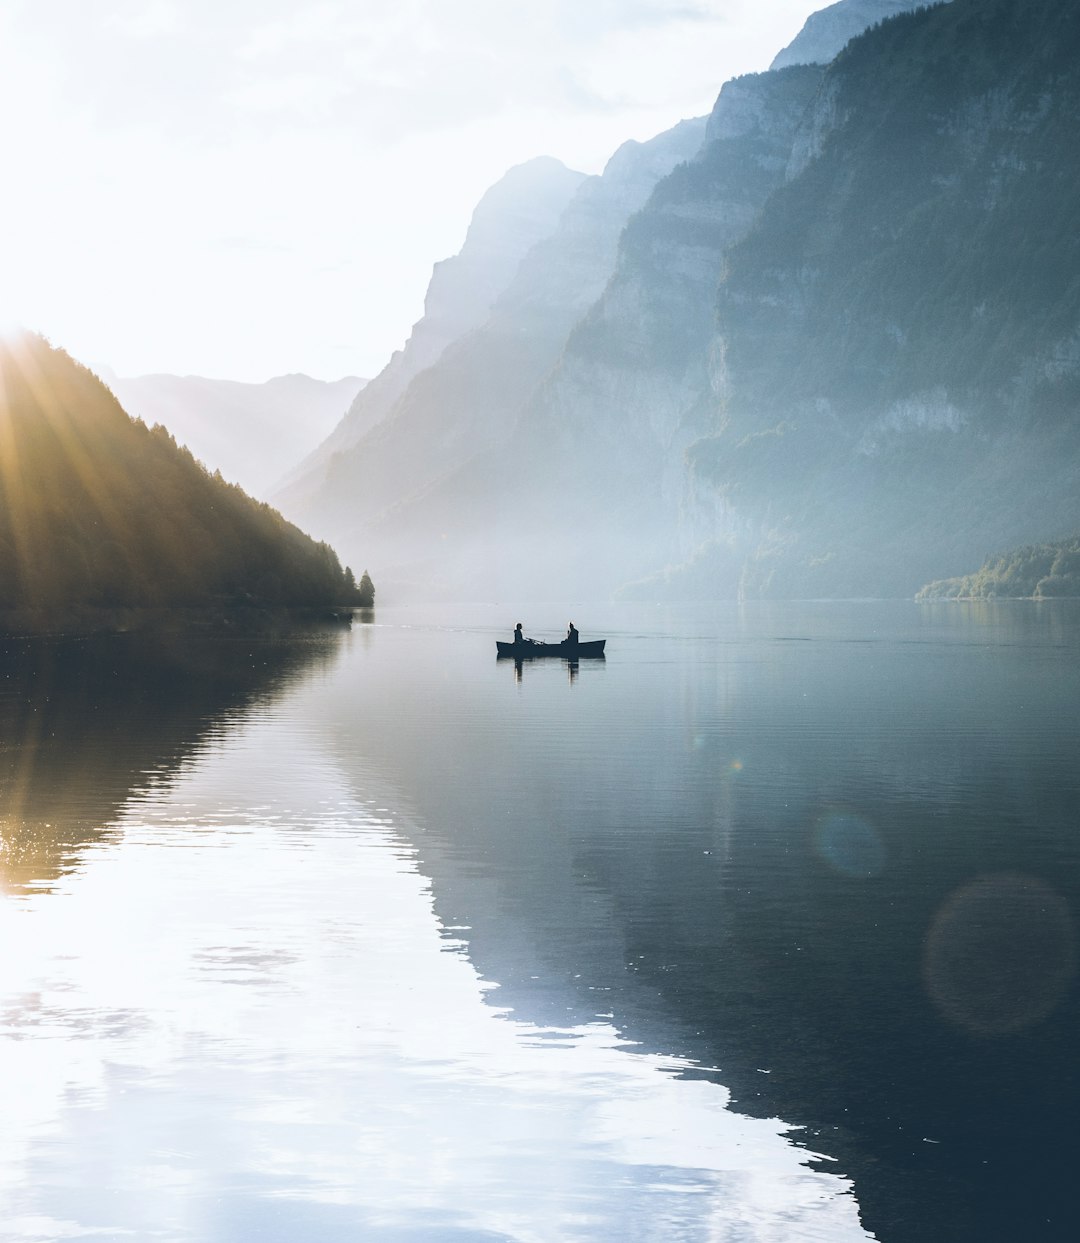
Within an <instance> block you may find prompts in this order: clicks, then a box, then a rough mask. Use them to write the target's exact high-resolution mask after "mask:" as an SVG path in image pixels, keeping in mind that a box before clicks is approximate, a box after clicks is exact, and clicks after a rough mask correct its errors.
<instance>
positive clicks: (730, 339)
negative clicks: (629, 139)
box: [298, 0, 1080, 597]
mask: <svg viewBox="0 0 1080 1243" xmlns="http://www.w3.org/2000/svg"><path fill="white" fill-rule="evenodd" d="M890 7H896V6H890V5H889V4H888V3H886V2H885V0H883V2H882V4H880V5H869V4H864V3H862V0H849V3H848V4H847V5H846V6H845V8H844V10H843V12H841V13H840V16H844V14H845V13H846V15H847V16H846V17H845V21H847V20H848V19H849V18H851V17H852V16H853V15H854V16H857V17H858V18H859V20H860V21H864V22H865V21H867V20H869V21H871V22H874V23H876V24H874V25H873V26H872V28H871V29H869V30H867V31H866V32H865V33H863V34H862V35H861V36H859V37H857V38H855V39H854V40H852V41H851V42H850V43H848V44H847V45H846V46H845V47H844V49H843V50H842V51H841V52H840V53H839V55H837V56H836V57H835V59H834V60H833V61H832V62H831V63H830V64H829V65H828V67H826V68H822V67H820V66H815V65H808V64H800V63H792V64H790V65H788V66H787V67H784V68H778V69H774V70H771V71H769V72H768V73H765V74H758V75H750V76H747V77H744V78H741V79H737V80H735V81H733V82H731V83H729V84H727V86H725V88H724V89H723V91H722V92H721V94H720V97H719V99H718V101H717V105H716V108H715V109H714V112H713V115H712V116H711V117H710V118H709V120H708V122H707V124H706V125H705V127H704V132H703V133H702V131H701V130H700V129H699V130H697V131H694V130H693V129H689V130H688V129H686V128H685V127H683V128H682V129H680V130H676V131H674V137H673V136H668V137H667V138H663V139H661V140H654V143H653V144H647V145H646V146H645V147H641V148H636V147H635V148H631V149H630V150H629V151H624V152H623V153H620V156H619V157H616V159H615V160H613V161H612V165H611V167H610V168H609V170H608V171H607V173H606V174H605V177H604V178H602V179H600V181H590V182H587V183H585V185H583V186H582V188H581V190H580V191H579V193H578V195H577V196H576V198H575V200H574V202H573V203H572V204H571V206H570V207H569V208H568V210H567V212H566V213H565V215H564V216H563V218H562V221H561V223H560V227H559V230H558V231H557V232H556V233H555V234H554V235H553V236H552V237H550V238H549V239H547V240H545V241H543V242H541V243H539V244H538V246H537V247H536V248H535V249H534V250H533V251H532V252H531V253H530V255H529V256H527V257H526V259H525V260H524V261H523V263H522V265H521V267H520V269H519V272H518V275H517V277H516V279H515V280H514V281H513V282H512V283H511V285H510V286H509V288H508V289H507V290H506V292H505V293H504V294H503V296H502V297H501V298H500V299H499V300H498V301H497V302H496V304H495V305H494V307H493V308H492V313H491V315H490V316H489V318H488V320H487V321H486V322H485V324H483V325H482V326H481V327H480V328H478V329H477V330H476V331H474V332H472V333H470V334H467V335H465V336H463V337H462V338H460V339H459V340H458V341H457V342H455V343H454V344H453V345H452V346H450V347H448V348H446V349H445V350H444V351H443V353H442V355H441V356H440V358H439V360H438V362H437V363H436V364H435V365H434V366H432V367H430V368H429V369H428V370H427V371H425V372H423V373H421V374H420V375H418V376H416V377H415V378H414V380H413V381H412V383H411V384H410V385H409V387H408V388H407V389H406V391H405V392H404V393H403V394H402V396H401V397H400V398H399V399H398V401H397V402H396V403H395V407H394V409H393V411H392V412H391V414H390V416H388V417H387V418H386V419H385V420H384V421H383V423H382V424H381V426H380V427H379V428H377V429H376V430H375V431H374V432H372V433H370V434H369V435H368V436H367V437H365V438H364V439H363V440H362V441H361V442H360V443H358V444H357V445H356V446H355V448H354V449H353V450H352V451H350V452H349V453H345V454H339V455H338V456H337V457H336V458H335V459H334V460H333V462H332V464H331V467H330V470H329V472H328V474H327V479H326V484H325V486H324V487H323V488H322V489H321V491H320V492H319V494H318V496H317V497H315V498H313V501H312V504H311V505H310V507H309V508H308V509H307V510H306V511H303V512H301V513H300V514H299V515H298V516H299V517H301V518H302V519H303V520H305V521H306V522H308V523H309V524H311V525H312V526H314V528H315V529H316V530H318V531H319V533H320V534H322V535H325V536H327V537H331V538H333V539H335V540H336V541H338V542H339V543H340V544H341V545H342V546H343V547H344V548H345V549H346V550H348V549H349V548H350V547H352V546H354V545H357V544H359V543H361V542H362V543H363V545H364V546H365V547H368V548H371V549H373V550H377V556H378V562H377V563H378V564H380V565H393V564H397V565H399V566H408V567H410V568H409V569H408V570H407V571H406V576H407V575H408V574H412V575H414V576H415V578H416V580H417V581H418V582H419V583H420V584H422V587H421V589H426V590H429V591H431V592H432V593H436V592H439V591H440V590H442V591H449V592H453V593H455V594H462V593H467V594H470V595H485V596H488V595H499V596H504V597H505V596H508V595H510V594H543V595H547V596H551V595H552V594H555V593H558V592H567V593H572V594H575V595H581V594H584V593H594V594H603V593H607V592H608V591H610V590H613V589H615V588H616V587H619V586H620V585H622V586H624V587H625V585H626V584H628V583H631V582H633V581H634V580H638V581H639V584H640V585H639V587H638V590H639V591H640V592H642V593H644V594H646V595H651V596H655V595H658V594H665V595H669V596H670V595H675V594H688V595H699V596H702V595H704V596H731V595H735V594H740V593H741V594H744V595H752V596H758V595H777V594H779V595H882V594H886V595H894V594H903V595H908V594H912V593H913V592H914V591H915V590H917V589H918V587H919V586H921V585H922V583H924V582H927V581H929V580H931V579H936V578H941V577H943V576H946V575H949V574H955V573H958V572H960V571H962V570H965V569H968V568H970V565H971V564H973V563H974V564H977V563H978V562H979V560H981V558H982V557H983V556H985V555H986V553H987V552H989V551H993V550H994V549H1000V548H1007V547H1010V546H1016V545H1019V544H1026V543H1034V542H1039V541H1045V540H1048V539H1053V538H1056V537H1060V536H1062V535H1064V534H1068V533H1069V532H1070V531H1072V530H1074V529H1076V528H1077V527H1080V507H1078V504H1077V500H1076V498H1077V496H1078V495H1080V491H1078V489H1077V482H1078V481H1080V453H1078V451H1077V448H1076V444H1075V441H1076V436H1075V413H1076V405H1077V397H1078V396H1080V345H1078V341H1080V327H1078V324H1080V276H1078V275H1077V273H1078V272H1080V198H1078V196H1077V194H1076V185H1077V167H1076V163H1077V158H1076V156H1075V154H1074V150H1075V142H1074V135H1075V132H1076V129H1077V124H1078V122H1080V75H1078V72H1077V70H1076V65H1077V64H1078V63H1080V61H1078V59H1077V52H1078V51H1080V32H1078V28H1080V12H1078V11H1076V10H1075V9H1074V8H1073V7H1072V6H1065V5H1060V4H1057V3H1053V2H1052V0H1033V2H1032V3H1030V4H1022V3H1020V0H952V2H951V3H949V4H944V5H940V6H937V7H933V8H915V9H912V6H911V5H903V6H901V7H902V8H904V9H907V10H911V11H905V12H901V13H899V14H898V15H896V16H894V17H892V18H889V19H888V20H885V21H881V22H879V20H878V19H879V18H880V17H882V16H883V15H884V16H887V12H886V10H888V9H889V8H890ZM836 18H837V14H836V13H834V14H832V18H831V19H830V20H831V22H832V24H831V27H830V28H831V30H832V36H831V37H832V39H833V44H832V45H822V46H825V47H826V51H828V50H832V48H833V47H834V46H835V44H836V43H837V42H842V41H843V39H844V38H846V35H847V33H848V29H849V27H848V26H845V25H844V24H843V23H840V24H837V21H836V20H835V19H836ZM809 29H810V27H809V25H808V30H809ZM815 38H816V36H815ZM797 42H798V41H797ZM812 50H813V49H812V48H811V49H810V51H812ZM810 51H807V50H806V48H805V47H804V50H803V51H802V52H798V54H796V53H795V52H793V53H792V54H791V55H792V57H793V58H794V60H795V61H796V62H798V61H801V60H803V59H804V58H806V57H808V56H809V55H810ZM821 54H822V55H824V54H826V52H822V53H821ZM702 138H704V142H703V143H702V142H701V139H702ZM676 139H677V140H678V141H677V142H676ZM665 144H666V145H665ZM680 144H681V145H680ZM676 148H677V149H676ZM661 157H662V158H661ZM665 160H666V161H667V164H666V167H665V166H664V162H665ZM632 169H637V170H641V169H644V170H645V173H644V174H640V175H639V174H638V173H635V176H637V180H636V181H634V180H633V178H630V181H631V182H633V184H634V185H635V186H636V190H635V192H634V194H627V193H625V192H623V190H622V189H621V187H620V180H619V179H620V177H621V178H623V179H625V178H626V177H627V175H628V171H629V170H632ZM650 177H651V181H650ZM650 187H651V188H652V193H651V194H649V189H650ZM635 195H636V197H635ZM611 204H616V205H617V210H612V207H611ZM620 213H621V216H620ZM624 222H625V229H623V231H622V234H621V238H619V231H620V229H622V226H623V223H624ZM617 239H618V240H617Z"/></svg>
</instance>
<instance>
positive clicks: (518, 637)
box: [514, 622, 525, 646]
mask: <svg viewBox="0 0 1080 1243" xmlns="http://www.w3.org/2000/svg"><path fill="white" fill-rule="evenodd" d="M524 642H525V636H524V634H522V632H521V622H518V624H517V625H516V626H515V627H514V643H515V644H517V645H518V646H520V645H521V644H522V643H524Z"/></svg>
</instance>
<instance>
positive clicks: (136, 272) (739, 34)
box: [0, 0, 826, 382]
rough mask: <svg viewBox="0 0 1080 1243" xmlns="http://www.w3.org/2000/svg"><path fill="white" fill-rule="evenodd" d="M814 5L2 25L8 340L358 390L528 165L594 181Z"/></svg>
mask: <svg viewBox="0 0 1080 1243" xmlns="http://www.w3.org/2000/svg"><path fill="white" fill-rule="evenodd" d="M825 3H826V0H394V2H393V3H391V2H390V0H0V116H3V118H4V142H3V152H4V154H3V165H2V167H3V172H4V177H3V190H2V193H0V325H12V324H22V325H24V326H26V327H30V328H33V329H35V330H37V331H40V332H42V333H44V334H45V335H46V336H47V337H48V338H49V339H50V340H51V341H52V342H53V343H54V344H55V345H59V346H63V347H64V348H65V349H67V350H68V352H69V353H71V354H73V355H74V356H75V357H76V358H79V359H80V360H82V361H84V362H86V363H88V364H89V365H90V366H92V367H94V368H95V369H97V370H102V371H104V370H107V369H111V370H113V371H115V372H116V373H117V374H119V375H139V374H145V373H148V372H158V371H164V372H172V373H177V374H197V375H208V376H214V377H218V378H222V379H234V380H247V381H256V382H257V381H262V380H266V379H268V378H270V377H271V376H275V375H282V374H286V373H290V372H296V371H302V372H306V373H307V374H309V375H313V376H316V377H318V378H321V379H326V380H329V379H336V378H337V377H339V376H343V375H348V374H352V375H360V376H372V375H375V374H377V372H378V371H379V370H381V368H382V367H383V365H384V364H385V362H386V361H387V359H388V358H389V356H390V354H391V352H392V351H393V350H395V349H398V348H400V346H401V345H402V344H403V343H404V341H405V340H406V338H407V337H408V334H409V329H410V327H411V325H412V323H413V322H414V321H415V320H417V319H418V318H419V317H420V315H421V313H422V310H423V297H424V290H425V288H426V286H427V282H428V278H429V277H430V274H431V267H432V264H433V263H435V262H436V261H437V260H439V259H443V258H446V257H447V256H449V255H452V254H455V253H456V252H457V251H458V250H459V249H460V246H461V243H462V240H463V238H464V235H465V230H466V228H467V226H468V221H469V217H470V214H471V211H472V208H473V207H474V206H475V204H476V202H477V201H478V200H479V198H480V196H481V195H482V193H483V192H484V190H485V189H487V187H488V186H490V185H491V184H492V183H493V182H495V181H497V180H498V178H499V177H500V176H501V175H502V174H503V173H504V172H505V171H506V169H507V168H509V167H511V166H512V165H515V164H520V163H522V162H523V161H525V160H528V159H531V158H533V157H535V156H538V155H552V156H555V157H557V158H558V159H561V160H563V161H564V162H565V163H566V164H568V165H570V166H571V167H574V168H578V169H580V170H582V171H584V172H590V173H592V172H599V171H600V170H601V169H602V167H603V165H604V163H605V161H606V160H607V158H608V157H609V156H610V155H611V154H612V152H613V151H614V150H615V149H616V148H617V147H618V146H619V145H620V143H622V142H623V141H625V140H626V139H629V138H637V139H647V138H650V137H652V136H653V135H655V134H657V133H660V132H661V131H663V130H665V129H667V128H669V127H670V126H671V125H673V124H674V123H675V122H677V121H679V120H681V119H682V118H684V117H690V116H701V115H704V114H705V113H707V112H708V111H709V109H710V108H711V107H712V104H713V101H714V100H715V98H716V95H717V93H718V91H719V89H720V87H721V85H722V84H723V83H724V82H725V81H726V80H727V79H728V78H731V77H734V76H736V75H737V74H739V73H745V72H751V71H755V70H760V69H765V68H767V67H768V64H769V62H770V61H771V60H772V58H773V56H774V55H775V54H776V53H777V52H778V51H779V50H780V48H781V47H783V46H784V45H785V44H787V43H788V42H790V40H791V39H792V38H793V37H794V36H795V34H796V33H797V32H798V30H799V29H800V27H801V26H802V23H803V22H804V21H805V19H806V17H807V16H808V15H809V14H810V13H811V12H813V11H814V10H815V9H818V8H822V7H824V6H825Z"/></svg>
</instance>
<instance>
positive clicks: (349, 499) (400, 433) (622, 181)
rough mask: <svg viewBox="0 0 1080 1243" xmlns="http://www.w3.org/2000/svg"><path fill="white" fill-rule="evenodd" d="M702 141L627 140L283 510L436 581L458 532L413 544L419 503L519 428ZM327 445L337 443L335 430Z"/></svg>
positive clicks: (693, 130) (691, 124)
mask: <svg viewBox="0 0 1080 1243" xmlns="http://www.w3.org/2000/svg"><path fill="white" fill-rule="evenodd" d="M703 135H704V119H703V118H702V119H697V120H692V121H684V122H681V123H680V124H679V125H677V126H675V127H674V128H673V129H671V130H669V131H668V132H666V133H665V134H661V135H659V136H658V137H656V138H654V139H652V140H650V141H649V142H647V143H637V142H629V143H626V144H624V145H623V146H622V147H621V148H620V149H619V150H618V151H617V152H616V153H615V154H614V155H613V156H612V158H611V159H610V160H609V162H608V164H607V166H606V168H605V169H604V172H603V173H602V174H601V175H600V176H595V177H590V178H587V179H584V180H582V181H581V183H580V185H579V187H578V189H577V191H576V193H575V194H574V195H573V197H572V198H571V200H570V201H569V203H568V204H567V205H566V207H565V209H564V211H563V212H562V214H561V217H560V218H559V220H558V224H557V226H556V227H554V231H553V232H551V234H550V236H548V237H545V238H544V239H543V240H540V241H538V242H537V243H536V244H535V245H534V246H533V247H532V248H531V249H530V250H529V251H528V253H527V254H526V255H525V256H524V257H523V258H522V260H521V263H520V265H519V267H518V269H517V271H516V272H515V274H514V276H513V279H512V280H511V281H510V283H509V285H508V286H507V287H506V289H505V290H504V291H503V292H502V293H501V295H500V296H499V297H498V298H497V299H496V301H495V303H494V304H493V306H492V308H491V311H490V314H489V315H488V317H487V319H486V320H485V322H484V323H483V324H482V325H480V326H479V327H477V328H475V329H474V330H473V331H471V332H469V333H466V334H464V335H462V336H461V337H460V338H459V339H458V340H456V341H454V342H453V343H451V344H449V345H448V346H447V347H446V348H445V349H444V351H443V353H442V354H441V355H440V357H439V358H438V360H437V361H436V362H434V363H433V364H432V365H431V366H430V367H428V368H426V369H425V370H422V371H420V372H419V373H418V374H417V375H416V376H415V377H414V378H413V379H412V380H411V382H410V383H409V384H408V385H407V387H406V388H405V390H404V391H403V392H402V394H401V396H400V397H399V398H398V399H397V401H396V402H395V403H394V405H393V406H392V407H391V409H390V412H389V413H388V414H387V415H386V417H385V418H384V419H383V420H382V421H381V422H380V423H379V424H378V425H377V426H375V427H374V428H373V429H371V430H370V431H369V432H368V433H367V434H366V435H365V436H363V437H362V438H361V439H360V440H358V441H357V442H356V444H355V445H353V446H352V447H351V448H348V449H341V450H339V451H338V452H337V453H335V454H334V456H333V457H332V458H331V459H330V461H329V462H328V463H327V466H326V473H325V478H324V481H323V482H322V484H321V487H319V488H318V489H317V490H316V491H314V492H308V493H305V491H304V490H303V488H302V486H301V485H299V484H297V485H294V486H292V487H289V488H286V489H285V490H283V491H282V492H281V493H279V494H277V495H278V496H279V498H280V501H281V503H282V505H283V507H284V508H286V509H287V511H288V512H289V513H291V514H293V515H294V516H295V517H296V518H297V519H298V520H300V521H302V522H303V523H304V525H305V526H307V527H309V529H312V530H314V531H317V532H318V533H320V534H321V535H324V536H325V537H327V538H330V539H332V540H334V541H341V540H344V541H346V542H347V543H349V544H350V545H351V544H354V543H363V544H364V545H365V546H367V544H368V541H369V537H370V536H369V533H370V532H371V531H378V532H379V534H378V536H376V537H375V538H376V539H378V540H379V541H381V545H382V549H383V553H382V556H383V558H384V562H383V564H384V565H385V563H386V560H390V561H391V562H398V563H400V564H402V565H411V566H415V569H410V570H408V571H406V572H407V573H409V574H412V575H413V576H415V577H417V578H419V579H421V580H427V579H429V577H430V574H431V566H430V564H429V563H428V558H429V557H432V556H435V557H439V556H442V555H445V554H446V553H448V552H450V551H452V550H450V549H448V548H447V547H446V546H445V545H446V544H448V543H449V542H450V541H449V536H448V537H447V539H446V540H445V541H444V540H442V539H440V538H439V535H441V534H442V533H444V532H448V531H450V530H452V525H451V524H447V523H440V526H439V527H438V532H439V534H438V535H436V536H435V537H434V538H432V537H431V536H429V535H428V534H427V533H426V531H420V532H419V533H418V534H417V537H416V539H415V540H414V539H412V538H411V536H410V535H409V532H410V531H412V530H413V529H414V527H415V522H414V521H413V517H414V511H413V510H412V509H411V508H410V507H411V506H413V505H414V504H420V505H421V506H422V505H423V503H424V499H423V498H425V497H426V495H427V493H428V492H429V490H430V489H432V488H435V487H438V486H439V483H440V481H441V480H442V479H444V478H445V477H446V476H447V475H448V474H450V473H451V472H452V471H453V470H455V469H457V468H458V467H459V466H461V465H463V464H464V463H465V462H467V461H468V460H469V459H470V458H471V457H472V456H473V455H474V454H476V453H477V452H478V451H479V450H482V449H488V448H490V447H491V446H493V445H495V444H498V443H500V442H502V441H503V440H505V439H506V438H507V437H508V436H509V435H510V434H511V433H512V432H513V429H514V427H515V424H516V421H517V417H518V414H519V411H520V409H521V407H522V405H523V403H524V402H525V401H526V400H527V399H528V397H529V396H530V394H531V393H532V391H533V390H534V388H535V386H536V385H537V384H538V383H539V382H540V381H541V380H542V379H543V377H544V376H545V374H546V373H547V372H548V371H549V370H550V369H551V367H552V366H554V365H555V364H556V363H557V361H558V358H559V354H560V350H561V348H562V346H563V343H564V342H565V340H566V336H567V334H568V333H569V331H570V330H571V329H572V327H573V326H574V324H575V323H576V322H577V320H578V319H579V318H580V317H581V315H583V314H584V312H585V311H586V310H587V309H588V307H589V305H590V304H591V303H592V302H593V300H594V299H595V298H596V297H597V296H598V295H599V294H600V292H601V291H602V290H603V287H604V284H605V282H606V281H607V279H608V277H609V275H610V273H611V269H612V266H613V264H614V260H615V253H616V249H617V245H618V239H619V235H620V233H621V231H622V229H623V227H624V226H625V224H626V221H627V220H628V219H629V217H630V216H631V215H632V214H633V212H635V211H636V210H639V209H640V207H641V206H642V205H643V204H644V203H645V201H646V200H647V198H648V196H649V194H650V193H651V191H652V189H653V187H654V186H655V184H656V182H657V181H658V180H660V179H661V178H662V177H663V176H665V175H666V174H667V173H668V172H670V170H671V169H672V168H673V167H675V166H676V165H677V164H679V163H680V162H682V161H684V160H686V159H688V158H689V157H690V156H692V155H693V154H694V152H695V151H696V150H697V149H698V148H699V147H700V144H701V140H702V137H703ZM375 383H377V381H376V382H373V385H372V386H370V387H374V384H375ZM366 396H367V392H366V391H365V393H364V394H361V397H360V399H359V401H358V403H357V406H356V407H354V411H353V412H351V413H350V416H349V419H350V420H351V419H352V418H353V416H354V414H355V411H356V409H357V408H359V407H360V406H362V405H363V404H364V403H365V400H366ZM329 443H338V433H335V436H334V437H333V438H332V439H331V442H328V444H329ZM436 541H437V542H436Z"/></svg>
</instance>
